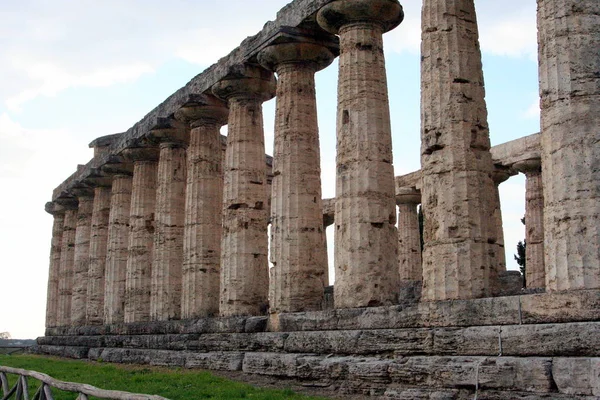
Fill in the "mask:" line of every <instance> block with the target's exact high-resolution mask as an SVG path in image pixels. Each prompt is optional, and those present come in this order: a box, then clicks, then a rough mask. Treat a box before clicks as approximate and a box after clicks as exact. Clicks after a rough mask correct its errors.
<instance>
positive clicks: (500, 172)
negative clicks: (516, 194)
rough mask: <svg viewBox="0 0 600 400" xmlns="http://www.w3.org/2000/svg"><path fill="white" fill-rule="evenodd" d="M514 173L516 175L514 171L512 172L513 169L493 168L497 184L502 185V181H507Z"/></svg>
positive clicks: (493, 177)
mask: <svg viewBox="0 0 600 400" xmlns="http://www.w3.org/2000/svg"><path fill="white" fill-rule="evenodd" d="M512 175H514V173H511V171H510V170H508V169H504V168H498V167H495V168H494V169H493V170H492V180H493V181H494V184H495V185H496V186H498V185H500V184H501V183H502V182H505V181H506V180H507V179H508V178H510V177H511V176H512Z"/></svg>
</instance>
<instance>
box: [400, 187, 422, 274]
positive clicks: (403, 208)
mask: <svg viewBox="0 0 600 400" xmlns="http://www.w3.org/2000/svg"><path fill="white" fill-rule="evenodd" d="M396 202H397V203H398V267H399V273H400V280H401V281H422V280H423V266H422V259H421V234H420V232H419V215H418V213H417V206H418V205H419V204H420V203H421V194H420V193H419V192H418V191H417V190H415V189H412V188H401V190H400V194H397V195H396Z"/></svg>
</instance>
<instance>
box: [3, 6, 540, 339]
mask: <svg viewBox="0 0 600 400" xmlns="http://www.w3.org/2000/svg"><path fill="white" fill-rule="evenodd" d="M287 2H288V1H287V0H253V1H248V0H228V1H226V2H225V1H214V0H210V1H209V0H171V1H169V2H164V1H162V0H143V1H142V0H103V1H101V2H100V1H96V0H78V1H74V0H53V1H52V2H48V1H45V0H7V1H3V2H2V4H1V5H0V77H2V84H1V85H0V187H1V188H3V193H4V195H3V196H0V332H3V331H8V332H10V333H11V334H12V336H13V337H20V338H33V337H36V336H40V335H43V329H44V313H45V303H46V284H47V275H48V254H49V250H50V235H51V225H52V217H51V216H50V215H48V214H46V213H45V212H44V210H43V208H44V203H45V202H46V201H49V200H50V199H51V195H52V189H53V188H54V187H56V186H57V185H58V184H60V183H61V182H62V181H63V180H64V179H65V178H66V177H68V176H69V175H70V174H71V173H73V172H74V171H75V168H76V165H77V164H84V163H86V162H87V161H89V159H90V158H91V156H92V152H91V150H90V149H88V147H87V145H88V143H89V142H91V141H92V140H93V139H95V138H96V137H98V136H103V135H107V134H112V133H117V132H122V131H125V130H127V129H128V128H129V127H130V126H132V125H133V124H134V123H135V122H136V121H138V120H140V119H141V118H142V117H143V116H144V115H145V114H146V113H147V112H149V111H150V110H151V109H152V108H154V107H155V106H156V105H158V104H159V103H160V102H161V101H162V100H164V99H165V98H166V97H167V96H168V95H170V94H171V93H172V92H174V91H175V90H177V89H178V88H180V87H181V86H183V85H185V83H186V82H188V81H189V80H190V79H191V78H192V77H193V76H195V75H196V74H198V73H199V72H201V71H202V70H203V69H204V68H206V67H207V66H209V65H210V64H212V63H214V62H216V61H217V60H218V59H219V58H220V57H222V56H224V55H226V54H227V53H229V51H231V50H232V49H233V48H234V47H235V46H237V45H238V44H239V43H240V42H241V41H242V40H243V39H244V38H245V37H246V36H249V35H253V34H255V33H256V32H258V31H259V30H260V29H261V28H262V26H263V24H264V23H265V22H266V21H267V20H271V19H274V18H275V14H276V12H277V10H279V9H280V8H281V7H283V6H284V5H285V4H286V3H287ZM403 5H404V8H405V13H406V19H405V21H404V23H403V24H402V25H401V26H400V27H399V28H397V29H396V30H395V31H393V32H390V33H388V34H386V36H385V46H386V58H387V68H388V80H389V92H390V106H391V114H392V129H393V131H392V132H393V139H394V160H395V169H396V174H397V175H400V174H403V173H406V172H410V171H414V170H417V169H419V41H420V8H421V1H420V0H404V1H403ZM477 7H478V18H479V23H480V30H481V45H482V51H483V57H484V71H485V79H486V91H487V98H486V99H487V104H488V109H489V123H490V129H491V140H492V144H499V143H503V142H506V141H509V140H512V139H516V138H518V137H521V136H525V135H528V134H531V133H534V132H537V131H538V130H539V110H538V96H537V64H536V25H535V0H505V1H502V2H496V1H489V0H478V1H477ZM336 79H337V64H335V63H334V64H333V65H332V66H330V67H329V68H327V69H326V70H324V71H321V72H319V73H318V74H317V97H318V105H319V120H320V131H321V154H322V170H323V195H324V197H333V196H335V189H334V188H335V184H334V171H335V106H336V84H337V83H336ZM274 106H275V104H274V101H270V102H268V103H265V106H264V110H265V135H266V144H267V151H268V152H271V148H272V141H273V119H274ZM523 186H524V180H523V178H522V177H514V178H511V180H509V181H507V182H505V183H503V184H502V185H501V186H500V188H501V197H502V206H503V213H504V221H505V225H504V227H505V235H506V242H507V246H506V247H507V260H508V261H509V268H510V269H517V265H516V264H515V263H514V261H512V255H513V253H514V248H515V245H516V242H517V241H518V240H521V239H522V238H523V237H524V229H523V227H522V225H521V223H520V222H519V219H520V218H521V216H522V215H523V213H524V187H523Z"/></svg>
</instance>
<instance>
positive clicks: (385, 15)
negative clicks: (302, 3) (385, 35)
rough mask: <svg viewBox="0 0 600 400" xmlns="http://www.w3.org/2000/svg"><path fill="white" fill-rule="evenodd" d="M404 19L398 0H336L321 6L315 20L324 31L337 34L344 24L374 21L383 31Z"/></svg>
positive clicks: (395, 25) (388, 29) (390, 28)
mask: <svg viewBox="0 0 600 400" xmlns="http://www.w3.org/2000/svg"><path fill="white" fill-rule="evenodd" d="M403 19H404V11H403V10H402V6H401V5H400V3H399V2H398V0H336V1H333V2H331V3H329V4H327V5H325V6H324V7H323V8H321V9H320V10H319V12H318V14H317V22H318V23H319V25H321V28H323V29H325V30H326V31H328V32H330V33H333V34H338V33H339V31H340V28H341V27H342V26H344V25H349V24H353V23H361V22H367V23H374V24H378V25H381V27H382V29H383V31H384V32H387V31H391V30H392V29H394V28H395V27H397V26H398V25H400V23H401V22H402V20H403Z"/></svg>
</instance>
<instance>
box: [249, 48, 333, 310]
mask: <svg viewBox="0 0 600 400" xmlns="http://www.w3.org/2000/svg"><path fill="white" fill-rule="evenodd" d="M297 40H298V42H291V43H282V44H276V45H271V46H269V47H267V48H266V49H264V50H262V51H261V52H260V53H259V55H258V59H259V61H260V62H261V64H262V65H263V66H264V67H265V68H268V69H271V70H273V71H275V72H276V73H277V78H278V79H277V94H276V96H277V97H276V99H277V105H276V111H275V145H274V151H273V175H274V177H273V185H272V196H271V199H272V200H271V201H272V203H271V262H272V263H273V268H275V272H276V275H275V276H274V278H275V279H276V281H275V282H273V283H274V284H275V285H277V288H276V289H275V291H274V299H273V304H271V311H272V312H300V311H314V310H320V309H321V305H322V303H323V294H324V289H325V286H327V282H326V279H327V253H326V249H325V239H324V237H325V233H324V231H323V205H322V196H321V163H320V152H319V126H318V122H317V100H316V92H315V73H316V72H317V71H319V70H321V69H323V68H325V67H327V66H328V65H329V64H331V62H332V61H333V59H334V57H335V55H334V54H333V53H332V51H331V50H330V48H329V47H328V46H325V45H323V44H320V43H318V42H316V41H313V40H311V39H308V38H298V39H297Z"/></svg>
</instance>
